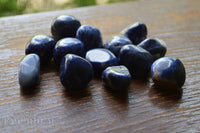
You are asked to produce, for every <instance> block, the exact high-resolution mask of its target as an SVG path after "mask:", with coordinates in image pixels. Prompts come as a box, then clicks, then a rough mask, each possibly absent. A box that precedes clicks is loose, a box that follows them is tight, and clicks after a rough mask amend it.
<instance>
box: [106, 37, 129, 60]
mask: <svg viewBox="0 0 200 133" xmlns="http://www.w3.org/2000/svg"><path fill="white" fill-rule="evenodd" d="M126 44H132V42H131V40H130V39H128V38H127V37H125V36H121V35H118V36H113V37H111V38H109V39H108V40H107V41H106V43H105V44H104V48H105V49H108V50H110V51H111V52H112V53H113V54H115V56H116V57H118V55H119V51H120V49H121V48H122V47H123V46H124V45H126Z"/></svg>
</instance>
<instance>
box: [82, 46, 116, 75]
mask: <svg viewBox="0 0 200 133" xmlns="http://www.w3.org/2000/svg"><path fill="white" fill-rule="evenodd" d="M85 58H86V59H87V60H88V61H89V62H90V63H91V64H92V66H93V69H94V72H95V74H96V75H97V76H100V75H101V73H102V71H103V70H104V69H106V68H107V67H109V66H116V65H118V64H119V60H118V59H117V58H116V56H115V55H114V54H113V53H112V52H110V51H109V50H107V49H102V48H96V49H92V50H89V51H88V52H87V53H86V56H85Z"/></svg>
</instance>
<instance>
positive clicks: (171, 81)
mask: <svg viewBox="0 0 200 133" xmlns="http://www.w3.org/2000/svg"><path fill="white" fill-rule="evenodd" d="M151 77H152V80H153V82H154V84H155V86H157V87H159V88H161V89H167V90H171V89H177V88H181V87H182V86H183V84H184V83H185V77H186V76H185V67H184V65H183V63H182V62H181V61H180V60H179V59H177V58H173V57H162V58H160V59H158V60H156V61H155V62H154V63H153V64H152V67H151Z"/></svg>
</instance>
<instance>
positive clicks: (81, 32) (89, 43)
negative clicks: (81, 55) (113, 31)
mask: <svg viewBox="0 0 200 133" xmlns="http://www.w3.org/2000/svg"><path fill="white" fill-rule="evenodd" d="M76 38H78V39H79V40H81V41H82V42H83V44H84V45H85V50H86V51H88V50H90V49H93V48H102V47H103V44H102V38H101V32H100V30H99V29H97V28H96V27H94V26H91V25H82V26H81V27H80V28H79V29H78V31H77V33H76Z"/></svg>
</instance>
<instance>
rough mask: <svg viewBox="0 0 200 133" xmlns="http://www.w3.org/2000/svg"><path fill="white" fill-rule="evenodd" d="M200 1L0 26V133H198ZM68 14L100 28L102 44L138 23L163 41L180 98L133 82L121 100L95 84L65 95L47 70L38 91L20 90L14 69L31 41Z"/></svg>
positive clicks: (164, 1) (160, 1) (146, 1)
mask: <svg viewBox="0 0 200 133" xmlns="http://www.w3.org/2000/svg"><path fill="white" fill-rule="evenodd" d="M199 7H200V1H199V0H180V1H179V0H143V1H136V2H124V3H117V4H112V5H103V6H94V7H85V8H77V9H70V10H64V11H54V12H45V13H39V14H28V15H22V16H14V17H5V18H0V132H8V133H10V132H122V131H123V132H148V133H150V132H152V133H155V132H162V133H164V132H200V127H199V124H200V8H199ZM60 14H71V15H74V16H76V17H77V18H79V19H80V21H81V22H82V24H89V25H94V26H96V27H98V28H99V29H100V30H101V32H102V35H103V39H104V41H105V40H106V39H107V38H108V37H110V36H112V35H117V34H119V33H120V31H121V30H123V29H124V28H125V27H126V26H127V25H130V24H131V23H134V22H136V21H141V22H144V23H146V24H147V27H148V32H149V33H148V37H158V38H161V39H163V40H164V41H165V42H166V44H167V47H168V51H167V55H166V56H172V57H176V58H179V59H180V60H181V61H182V62H183V64H184V65H185V68H186V73H187V76H186V82H185V84H184V86H183V88H182V89H183V91H182V92H177V93H173V94H166V93H164V92H160V91H157V90H156V89H154V88H152V85H153V83H152V81H151V80H150V79H149V80H147V81H143V80H138V79H134V80H133V81H132V84H131V86H130V88H129V89H128V91H127V92H125V93H123V94H113V93H111V92H109V91H107V90H106V89H104V87H103V85H102V82H101V81H100V80H93V81H91V83H90V85H89V88H88V90H87V91H84V92H81V93H75V94H71V93H68V92H65V91H64V88H63V86H62V85H61V83H60V80H59V77H58V73H57V72H56V70H55V69H54V68H53V66H50V67H49V68H48V69H45V70H43V71H42V72H41V83H40V85H39V87H38V88H37V89H36V91H34V92H32V93H25V92H24V91H22V90H20V87H19V84H18V68H19V61H20V59H21V58H22V57H23V55H24V48H25V45H26V42H27V41H28V40H29V39H30V37H31V36H32V35H34V34H39V33H45V34H50V25H51V21H52V19H53V18H54V17H56V16H57V15H60Z"/></svg>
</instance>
